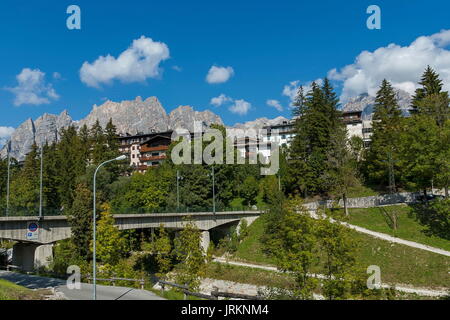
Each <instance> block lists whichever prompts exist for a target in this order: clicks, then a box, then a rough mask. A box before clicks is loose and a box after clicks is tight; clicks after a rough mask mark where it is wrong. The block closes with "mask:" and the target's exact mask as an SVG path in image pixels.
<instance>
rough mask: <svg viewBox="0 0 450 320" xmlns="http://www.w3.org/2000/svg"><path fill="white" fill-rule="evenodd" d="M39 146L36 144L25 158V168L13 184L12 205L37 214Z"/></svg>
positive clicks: (11, 190)
mask: <svg viewBox="0 0 450 320" xmlns="http://www.w3.org/2000/svg"><path fill="white" fill-rule="evenodd" d="M39 168H40V159H39V150H38V146H37V145H36V144H35V143H34V144H33V145H32V147H31V151H30V152H29V153H28V154H27V156H26V157H25V161H24V164H23V168H22V169H21V170H20V173H19V174H17V175H16V176H15V178H14V179H13V180H12V182H11V189H10V196H11V197H10V204H11V207H13V208H14V207H15V208H16V209H19V208H20V209H26V210H27V212H35V213H36V212H37V210H38V207H39V170H40V169H39Z"/></svg>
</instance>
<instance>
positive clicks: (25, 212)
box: [0, 207, 67, 217]
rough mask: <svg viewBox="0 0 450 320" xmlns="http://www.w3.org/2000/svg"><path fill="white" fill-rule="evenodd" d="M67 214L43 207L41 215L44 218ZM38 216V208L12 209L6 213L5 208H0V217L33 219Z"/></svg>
mask: <svg viewBox="0 0 450 320" xmlns="http://www.w3.org/2000/svg"><path fill="white" fill-rule="evenodd" d="M66 213H67V212H66V211H65V210H64V209H61V208H50V207H43V208H42V214H43V215H44V216H63V215H65V214H66ZM38 215H39V208H34V207H28V208H25V207H12V208H9V209H8V213H7V212H6V208H0V217H6V216H11V217H35V216H38Z"/></svg>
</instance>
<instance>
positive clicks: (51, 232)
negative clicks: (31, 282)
mask: <svg viewBox="0 0 450 320" xmlns="http://www.w3.org/2000/svg"><path fill="white" fill-rule="evenodd" d="M260 214H261V211H229V212H216V213H213V212H196V213H152V214H117V215H114V219H115V225H116V226H117V227H118V229H119V230H129V229H149V228H150V229H151V228H159V226H160V225H161V224H162V225H164V227H165V228H168V229H176V230H180V229H183V228H184V226H185V224H186V222H185V221H184V218H185V217H187V216H190V217H192V220H193V222H194V223H195V225H196V226H197V228H198V229H199V230H201V232H202V240H201V242H202V246H203V248H204V249H206V248H207V247H208V245H209V241H210V233H209V232H210V230H211V229H214V228H217V227H220V226H224V225H228V224H240V222H241V221H242V220H243V219H245V220H246V221H247V223H248V224H251V223H252V222H253V221H254V220H255V219H256V218H258V217H259V215H260ZM30 226H32V227H34V228H36V227H37V229H36V230H34V228H32V227H30ZM30 229H31V230H30ZM70 236H71V229H70V225H69V222H68V220H67V217H66V216H46V217H43V218H42V219H40V220H39V218H38V217H35V216H21V217H0V239H4V240H13V241H18V242H17V243H16V244H15V245H14V248H13V265H16V266H21V268H22V269H23V270H26V271H31V270H33V269H34V268H38V267H41V266H45V265H48V263H49V259H51V258H52V256H53V253H52V251H53V250H52V248H53V244H54V243H55V242H56V241H59V240H63V239H67V238H69V237H70Z"/></svg>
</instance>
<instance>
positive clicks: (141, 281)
mask: <svg viewBox="0 0 450 320" xmlns="http://www.w3.org/2000/svg"><path fill="white" fill-rule="evenodd" d="M84 278H85V279H86V280H88V282H89V283H91V282H90V280H92V279H93V278H92V277H91V276H86V277H84ZM95 280H96V281H107V282H112V285H113V286H116V282H117V281H129V282H139V284H140V285H141V289H142V290H143V289H144V285H145V279H130V278H116V277H113V278H107V279H103V278H96V279H95Z"/></svg>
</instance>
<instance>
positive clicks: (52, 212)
mask: <svg viewBox="0 0 450 320" xmlns="http://www.w3.org/2000/svg"><path fill="white" fill-rule="evenodd" d="M258 210H260V208H256V207H253V208H252V207H248V206H229V207H225V206H218V207H216V212H231V211H243V212H254V211H258ZM213 211H214V208H213V207H184V206H183V207H179V208H176V207H175V208H174V207H163V208H112V213H113V214H145V213H149V214H150V213H198V212H213ZM42 213H43V216H62V215H66V214H67V210H64V209H62V208H49V207H45V208H43V210H42ZM38 215H39V208H33V207H32V208H17V207H14V208H10V209H9V210H8V216H11V217H21V216H22V217H36V216H38ZM5 216H6V209H4V208H3V209H2V208H0V217H5Z"/></svg>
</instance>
